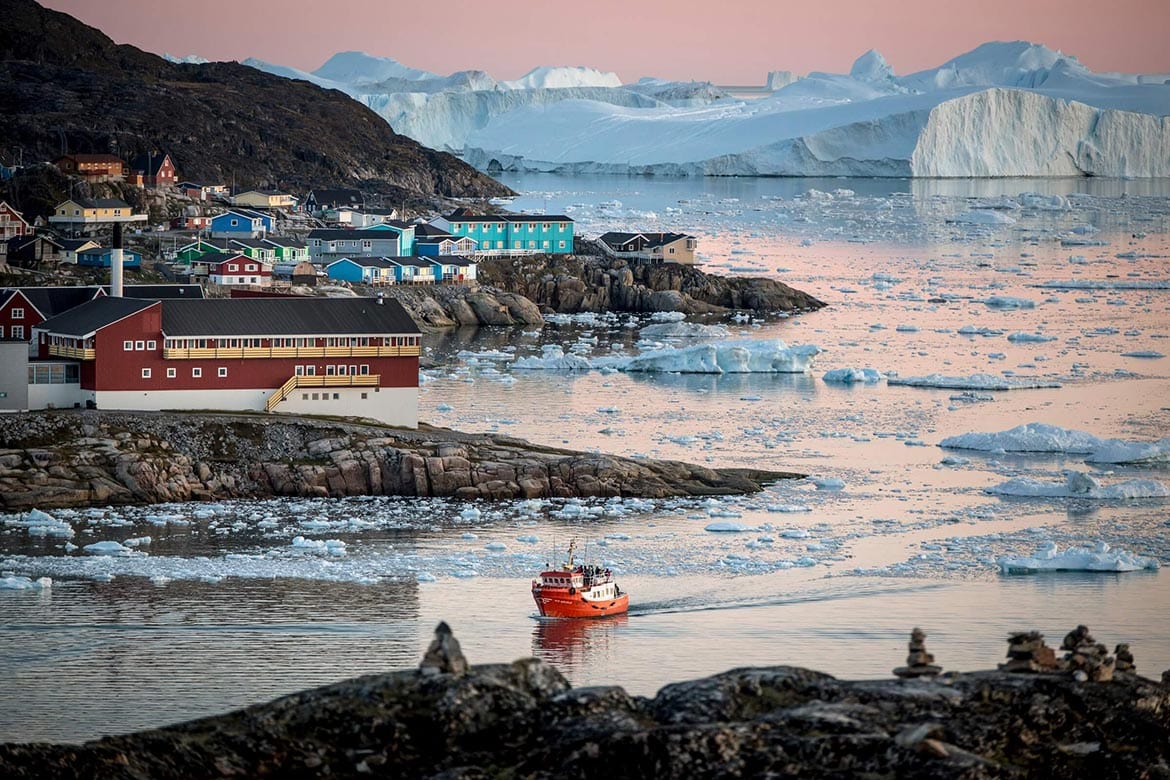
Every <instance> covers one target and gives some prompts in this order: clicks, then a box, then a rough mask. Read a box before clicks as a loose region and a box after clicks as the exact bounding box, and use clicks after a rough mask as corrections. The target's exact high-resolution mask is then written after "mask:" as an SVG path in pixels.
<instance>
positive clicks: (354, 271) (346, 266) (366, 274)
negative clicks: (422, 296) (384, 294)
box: [325, 257, 399, 285]
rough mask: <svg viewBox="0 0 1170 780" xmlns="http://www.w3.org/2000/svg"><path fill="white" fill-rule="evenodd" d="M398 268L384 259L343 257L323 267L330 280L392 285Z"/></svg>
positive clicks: (396, 276) (395, 279)
mask: <svg viewBox="0 0 1170 780" xmlns="http://www.w3.org/2000/svg"><path fill="white" fill-rule="evenodd" d="M398 271H399V267H398V266H397V265H395V264H394V263H391V262H390V261H389V260H388V259H387V258H385V257H343V258H341V259H340V260H334V261H333V262H332V263H329V264H328V265H327V266H325V273H326V274H327V275H328V277H329V278H330V279H336V280H338V281H342V282H351V283H353V284H373V285H379V284H394V283H395V282H396V281H397V280H398V275H399V274H398Z"/></svg>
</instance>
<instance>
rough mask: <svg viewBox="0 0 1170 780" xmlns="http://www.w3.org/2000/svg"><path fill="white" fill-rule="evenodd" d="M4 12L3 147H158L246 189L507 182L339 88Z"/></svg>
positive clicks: (396, 188) (24, 6)
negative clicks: (201, 61)
mask: <svg viewBox="0 0 1170 780" xmlns="http://www.w3.org/2000/svg"><path fill="white" fill-rule="evenodd" d="M0 20H3V23H0V148H3V157H4V159H8V158H9V157H11V156H12V155H13V153H14V152H16V151H18V152H19V154H20V156H21V157H22V158H23V161H24V163H25V164H28V163H31V162H35V161H38V160H52V159H55V158H57V157H58V156H60V155H61V154H62V153H64V152H112V153H115V154H118V155H120V156H122V157H124V158H128V157H130V156H131V155H134V154H137V153H143V152H147V151H151V150H154V149H161V150H166V151H168V152H170V154H171V157H172V159H173V160H174V161H175V165H176V166H177V168H178V170H179V175H180V176H182V177H183V178H186V179H194V180H215V181H225V182H228V183H231V182H235V183H236V184H237V185H239V186H244V187H254V186H271V187H288V188H301V189H303V188H308V187H312V186H326V185H339V184H349V185H352V186H360V187H362V188H364V189H367V190H377V191H379V192H382V193H384V194H385V195H387V196H388V197H389V198H391V199H394V200H399V199H407V200H412V199H417V198H434V197H436V196H450V197H488V196H494V195H502V194H507V193H508V189H507V188H506V187H504V186H503V185H502V184H500V183H499V182H497V181H495V180H494V179H491V178H489V177H487V176H484V175H483V174H481V173H479V172H477V171H476V170H475V169H473V168H471V167H470V166H468V165H466V164H465V163H463V162H462V161H460V160H458V159H457V158H455V157H453V156H452V155H450V154H446V153H443V152H437V151H434V150H432V149H427V148H425V147H423V146H420V145H419V144H418V143H416V142H415V141H413V140H411V139H409V138H406V137H405V136H401V135H398V134H397V133H395V132H394V131H393V130H392V129H391V128H390V126H389V125H388V124H386V122H385V121H384V120H383V119H382V118H381V117H379V116H378V115H377V114H375V113H374V112H372V111H370V110H369V109H367V108H366V107H364V106H362V105H361V104H360V103H357V102H356V101H354V100H351V99H350V98H349V97H348V96H346V95H344V94H342V93H340V92H337V91H334V90H325V89H321V88H320V87H317V86H315V85H313V84H309V83H307V82H303V81H290V80H288V79H284V78H280V77H279V76H273V75H270V74H267V73H262V72H260V71H258V70H255V69H254V68H249V67H247V66H244V65H240V64H238V63H230V62H219V63H210V64H206V65H177V64H174V63H171V62H168V61H166V60H164V59H162V58H161V57H157V56H155V55H153V54H149V53H147V52H144V51H141V50H139V49H136V48H134V47H133V46H125V45H117V44H115V43H114V42H113V41H111V40H110V39H109V38H108V37H106V36H105V35H103V34H102V33H101V32H100V31H99V30H96V29H94V28H92V27H88V26H86V25H85V24H82V23H81V22H79V21H78V20H76V19H74V18H73V17H71V16H68V15H67V14H62V13H58V12H56V11H50V10H48V9H45V8H43V7H42V6H40V5H38V4H37V3H35V2H33V0H0Z"/></svg>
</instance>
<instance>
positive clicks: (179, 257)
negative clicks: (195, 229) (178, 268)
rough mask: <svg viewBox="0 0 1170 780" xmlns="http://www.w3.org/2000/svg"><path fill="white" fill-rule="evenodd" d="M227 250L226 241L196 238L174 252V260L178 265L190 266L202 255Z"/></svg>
mask: <svg viewBox="0 0 1170 780" xmlns="http://www.w3.org/2000/svg"><path fill="white" fill-rule="evenodd" d="M226 248H227V240H226V239H206V238H197V239H195V240H194V241H192V242H191V243H189V244H184V245H183V246H181V247H179V248H178V249H177V250H175V256H174V259H175V260H176V261H177V262H180V263H186V264H190V263H191V262H192V261H194V260H197V259H199V258H200V257H203V255H208V254H213V253H215V252H222V251H223V250H224V249H226Z"/></svg>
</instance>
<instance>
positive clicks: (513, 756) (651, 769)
mask: <svg viewBox="0 0 1170 780" xmlns="http://www.w3.org/2000/svg"><path fill="white" fill-rule="evenodd" d="M0 774H2V775H3V776H4V777H6V778H32V777H36V778H91V777H103V778H154V779H155V780H169V779H170V778H221V777H282V778H283V777H339V778H345V777H354V778H357V777H371V776H372V777H410V778H451V779H453V778H466V779H468V780H470V778H564V777H580V778H591V777H604V778H688V779H689V778H731V777H742V778H749V777H751V778H755V777H781V776H783V777H789V776H791V777H865V778H887V777H888V778H894V777H897V778H941V777H962V778H1014V777H1043V778H1050V777H1068V778H1074V777H1075V778H1093V779H1094V780H1110V779H1111V778H1126V779H1127V780H1128V779H1129V778H1148V777H1170V685H1167V684H1158V683H1156V682H1154V681H1152V680H1149V679H1146V678H1144V677H1140V676H1138V675H1136V674H1132V673H1125V674H1119V675H1116V676H1115V677H1114V678H1113V679H1112V680H1111V681H1109V682H1078V681H1077V680H1075V679H1073V678H1072V677H1070V676H1068V675H1064V674H1062V675H1056V674H1011V673H1006V672H973V673H967V674H955V675H950V676H945V677H942V678H938V679H915V680H892V679H891V680H869V681H845V680H838V679H835V678H833V677H831V676H829V675H827V674H822V673H820V672H814V671H810V670H808V669H801V668H796V667H790V666H774V667H767V668H752V669H748V668H745V669H733V670H731V671H729V672H725V673H723V674H719V675H715V676H713V677H708V678H706V679H701V680H694V681H690V682H683V683H676V684H673V685H668V686H666V687H665V688H663V689H662V690H660V691H659V692H658V695H657V696H655V697H654V698H653V699H647V698H643V697H639V696H630V695H629V694H627V693H626V692H625V691H624V690H623V689H622V688H619V687H592V688H579V689H573V688H571V687H570V685H569V684H568V682H567V681H566V680H565V678H564V677H563V676H562V675H561V674H560V673H559V672H558V671H557V670H556V669H554V668H553V667H551V666H548V665H546V664H544V663H543V662H541V661H539V660H537V659H533V658H529V659H523V660H520V661H516V662H514V663H512V664H493V665H484V666H471V667H468V665H467V662H466V659H464V658H463V655H462V653H461V651H460V649H459V644H458V642H457V641H456V640H455V639H454V637H453V635H452V634H451V631H450V629H449V628H448V627H447V626H446V624H440V626H439V629H438V630H437V631H436V636H435V641H434V642H433V643H432V645H431V647H430V648H429V649H428V651H427V654H426V656H425V657H424V659H423V662H422V665H421V666H420V668H419V669H418V670H410V671H404V672H394V673H390V674H384V675H371V676H367V677H360V678H357V679H353V680H348V681H345V682H341V683H337V684H335V685H329V686H325V687H322V688H318V689H316V690H311V691H305V692H302V693H297V694H294V695H291V696H286V697H284V698H281V699H277V700H275V701H273V702H270V703H268V704H261V705H257V706H254V707H249V708H247V709H243V710H238V711H236V712H231V713H228V714H226V715H220V716H215V717H210V718H204V719H201V720H196V721H191V722H188V723H182V724H178V725H175V726H169V727H166V728H162V729H157V730H153V731H146V732H140V733H138V734H131V735H126V736H118V737H108V738H105V739H101V740H97V741H93V742H88V743H86V744H84V745H79V746H77V745H45V744H29V745H19V744H5V745H0Z"/></svg>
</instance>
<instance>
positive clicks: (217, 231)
mask: <svg viewBox="0 0 1170 780" xmlns="http://www.w3.org/2000/svg"><path fill="white" fill-rule="evenodd" d="M274 225H275V222H274V221H273V219H272V216H271V215H269V214H261V213H260V212H259V211H252V210H251V209H233V210H231V211H225V212H224V213H223V214H216V215H215V216H214V217H212V218H211V235H212V237H214V238H263V237H264V236H265V235H267V234H268V233H271V232H272V229H273V226H274Z"/></svg>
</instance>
